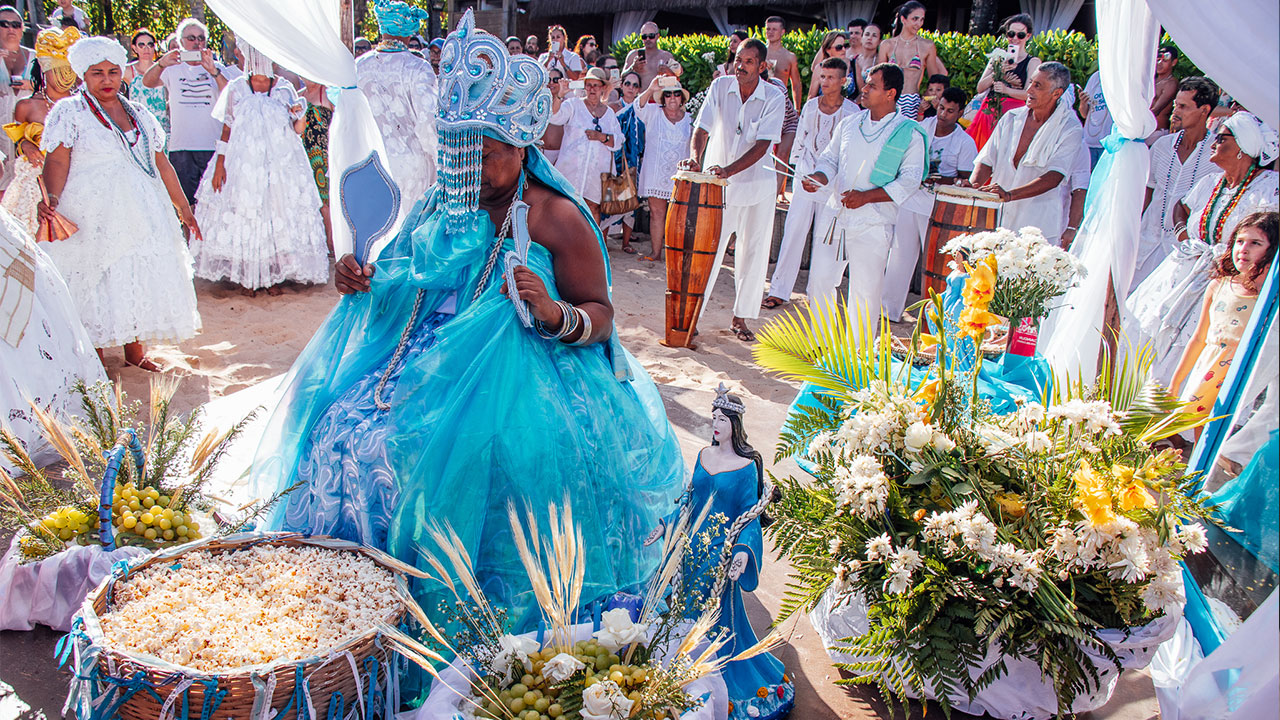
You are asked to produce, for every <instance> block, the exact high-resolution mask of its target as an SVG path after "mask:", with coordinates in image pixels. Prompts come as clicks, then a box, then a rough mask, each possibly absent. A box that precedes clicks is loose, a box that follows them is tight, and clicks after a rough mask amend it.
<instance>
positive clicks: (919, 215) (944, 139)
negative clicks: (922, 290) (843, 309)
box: [880, 87, 978, 322]
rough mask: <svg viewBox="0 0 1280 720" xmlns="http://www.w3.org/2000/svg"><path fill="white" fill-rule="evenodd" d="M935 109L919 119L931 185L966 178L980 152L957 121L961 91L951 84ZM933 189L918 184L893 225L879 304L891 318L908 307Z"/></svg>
mask: <svg viewBox="0 0 1280 720" xmlns="http://www.w3.org/2000/svg"><path fill="white" fill-rule="evenodd" d="M934 102H935V104H936V105H937V109H938V114H937V115H934V116H933V117H929V118H925V119H924V121H922V122H921V123H920V125H921V127H923V128H924V131H925V134H926V135H928V137H929V175H930V179H931V181H933V183H934V184H935V185H951V184H953V183H954V182H955V181H956V180H957V179H958V178H968V177H969V173H971V172H973V164H974V160H975V159H976V158H977V157H978V145H977V143H975V142H974V141H973V138H972V137H971V136H970V135H969V133H967V132H965V131H964V130H963V129H961V128H960V127H959V126H958V125H957V124H956V123H957V121H959V119H960V113H962V112H963V111H964V106H965V104H966V103H968V102H969V98H968V97H966V96H965V93H964V90H961V89H960V88H958V87H949V88H947V89H946V90H944V91H943V92H942V96H941V97H940V98H938V99H937V100H935V101H934ZM933 197H934V196H933V192H932V191H931V190H930V189H928V188H924V187H922V188H920V189H919V190H917V191H915V192H914V193H912V194H911V197H909V198H907V201H906V202H904V203H902V207H900V208H899V209H898V220H897V222H896V223H895V224H894V228H893V250H891V251H890V252H889V267H888V268H887V269H886V270H885V273H884V293H883V295H882V296H881V298H880V304H881V307H882V309H883V310H884V314H885V315H886V316H887V317H888V318H889V319H890V320H891V321H893V322H898V321H899V320H901V319H902V311H903V310H904V309H905V308H906V306H907V292H908V291H909V290H910V289H911V276H912V274H913V273H914V272H915V269H916V262H917V261H918V260H919V259H920V251H921V250H923V249H924V238H925V232H926V230H927V229H928V227H929V216H930V215H931V214H932V213H933Z"/></svg>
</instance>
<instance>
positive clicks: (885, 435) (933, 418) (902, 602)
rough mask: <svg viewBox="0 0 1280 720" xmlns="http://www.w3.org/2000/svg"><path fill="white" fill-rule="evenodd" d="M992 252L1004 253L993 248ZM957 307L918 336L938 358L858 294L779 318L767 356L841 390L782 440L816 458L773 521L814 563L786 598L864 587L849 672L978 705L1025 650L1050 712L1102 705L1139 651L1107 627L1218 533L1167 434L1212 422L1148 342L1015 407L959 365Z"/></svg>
mask: <svg viewBox="0 0 1280 720" xmlns="http://www.w3.org/2000/svg"><path fill="white" fill-rule="evenodd" d="M989 259H994V262H995V264H996V265H997V267H1000V262H1001V260H1000V257H999V255H998V254H996V253H994V252H987V254H986V255H983V256H979V257H978V258H977V260H978V261H979V263H980V265H981V264H985V263H986V262H989ZM1003 267H1008V265H1004V266H1003ZM975 277H978V275H977V274H976V273H975ZM997 277H1000V276H997ZM1020 282H1022V283H1023V285H1024V286H1026V285H1028V284H1032V283H1034V282H1036V280H1035V278H1032V279H1031V280H1030V281H1026V280H1023V281H1020ZM988 284H990V283H988ZM999 284H1000V280H997V281H996V282H995V285H996V287H997V288H998V287H999ZM971 294H972V293H970V295H971ZM1042 297H1043V294H1042ZM976 299H977V298H975V300H976ZM987 302H988V303H989V305H988V306H991V305H994V304H995V301H994V300H993V299H991V298H990V297H988V298H987ZM1010 302H1011V303H1012V302H1016V301H1015V300H1013V299H1011V300H1010ZM972 309H973V306H969V307H967V308H966V312H968V311H970V310H972ZM942 311H943V310H942V303H941V301H940V299H939V298H937V297H936V296H935V297H934V298H932V299H931V300H930V301H929V302H928V303H927V304H926V306H925V312H923V313H921V315H922V321H921V323H920V324H919V325H917V328H916V331H915V334H914V336H913V342H912V347H916V346H918V345H919V344H921V343H922V342H924V341H932V342H934V343H936V346H937V347H938V349H939V353H938V362H937V364H936V365H935V366H933V367H932V368H931V369H930V370H928V371H926V372H924V373H922V372H921V371H919V370H913V368H912V366H911V363H910V362H904V363H895V362H894V361H893V359H892V356H891V354H890V348H891V344H890V342H889V333H888V328H887V326H886V327H884V328H883V331H882V333H881V334H880V336H879V337H878V338H875V337H874V336H873V334H872V333H871V332H870V331H869V330H868V329H867V328H866V327H860V328H854V327H852V326H851V325H850V322H849V320H848V319H847V316H846V314H845V312H844V310H843V309H834V310H828V311H822V310H810V311H809V315H807V316H805V315H787V316H783V317H782V318H780V319H779V320H778V321H775V322H774V323H773V324H771V325H770V326H768V327H766V328H765V329H764V331H763V332H762V333H761V336H760V337H761V343H760V345H759V346H758V348H757V350H756V357H757V361H758V362H759V363H760V364H761V365H763V366H764V367H765V368H767V369H770V370H773V371H775V372H778V373H780V374H782V375H784V376H787V377H790V378H793V379H799V380H804V381H807V382H810V383H813V384H814V385H816V386H818V387H819V388H821V389H822V392H821V394H819V395H818V396H817V400H818V402H817V403H816V406H814V407H811V408H807V409H804V410H802V411H800V412H799V414H798V415H797V416H794V417H793V423H792V425H791V426H789V428H787V429H786V430H785V431H784V434H783V436H782V439H781V442H780V445H779V449H778V458H779V459H781V458H783V457H788V456H797V455H799V456H804V457H805V458H806V459H807V460H809V461H811V462H812V463H813V465H814V466H815V468H816V469H815V471H814V476H815V478H816V480H813V481H800V480H796V479H786V480H781V481H780V482H779V484H780V486H781V487H782V489H783V500H782V502H781V503H780V505H779V506H778V507H779V509H778V511H777V522H776V523H775V524H774V525H773V526H771V528H770V532H771V533H772V536H773V538H774V540H775V542H776V544H777V546H778V548H779V549H780V551H781V552H782V553H783V554H785V555H786V556H787V557H788V558H789V559H790V561H791V563H792V564H793V568H794V570H793V575H792V584H791V585H790V588H791V589H790V590H789V592H788V595H787V597H786V600H785V603H784V605H783V612H782V616H783V618H785V617H787V616H789V615H791V614H793V613H795V612H797V611H808V610H811V609H813V608H814V607H815V606H817V605H819V603H820V602H827V601H831V600H832V599H833V598H834V599H835V600H836V601H840V600H841V599H850V598H856V599H858V600H859V601H860V602H863V601H864V602H865V607H866V614H865V618H864V620H865V624H864V626H863V627H865V631H863V632H862V634H860V635H857V636H854V637H846V638H844V640H843V641H840V642H839V643H838V645H839V647H837V648H834V649H835V650H838V651H839V652H842V653H845V654H846V655H847V656H848V658H849V659H850V661H849V662H846V663H841V664H840V666H841V667H843V668H845V669H847V670H849V671H851V672H853V673H854V677H853V678H851V679H849V680H847V681H839V682H850V683H867V684H870V683H874V684H878V685H879V687H880V688H881V690H882V691H883V692H884V693H885V694H886V696H896V697H898V698H899V699H901V700H902V701H903V702H904V703H905V702H906V698H908V697H932V698H936V699H937V700H938V701H939V702H940V703H941V704H942V706H943V708H944V709H946V710H949V708H950V707H952V706H955V705H957V704H958V705H959V706H961V707H974V705H971V704H970V702H971V701H973V700H974V699H975V698H976V697H978V696H979V695H980V693H981V692H982V691H983V690H984V689H985V688H987V687H988V686H989V685H991V684H992V683H993V682H995V681H997V680H998V679H999V678H1001V676H1002V675H1004V674H1005V673H1007V672H1010V671H1011V668H1012V667H1013V665H1014V664H1016V663H1019V662H1021V663H1025V664H1027V665H1028V666H1029V667H1030V668H1031V669H1032V672H1034V674H1035V677H1033V678H1031V682H1035V683H1044V684H1046V685H1047V686H1048V690H1049V692H1051V693H1052V695H1051V700H1052V701H1053V704H1054V705H1055V707H1054V708H1050V710H1049V712H1058V713H1068V712H1072V711H1073V707H1074V710H1075V711H1078V710H1080V709H1084V708H1081V707H1079V706H1078V705H1074V703H1075V701H1076V699H1077V698H1078V697H1084V696H1088V695H1091V694H1093V693H1095V692H1098V691H1099V688H1100V685H1101V683H1102V680H1101V675H1103V674H1104V672H1106V671H1114V672H1118V668H1119V666H1120V662H1121V661H1122V659H1121V658H1119V657H1118V655H1117V650H1116V649H1115V647H1114V646H1113V644H1110V643H1108V642H1107V641H1105V640H1104V639H1103V638H1102V635H1101V634H1102V633H1103V632H1105V631H1106V629H1109V628H1114V629H1128V628H1135V627H1139V626H1143V625H1145V624H1147V623H1151V622H1152V621H1153V620H1156V619H1157V618H1161V617H1163V616H1166V615H1170V614H1173V615H1176V614H1177V613H1178V612H1179V611H1180V604H1181V602H1182V600H1183V597H1182V586H1181V580H1180V571H1179V565H1178V561H1179V559H1180V558H1182V557H1183V556H1184V555H1186V554H1188V553H1195V552H1200V551H1201V550H1203V549H1204V548H1205V542H1206V541H1205V533H1204V530H1203V527H1202V526H1201V525H1199V524H1197V522H1196V521H1199V520H1202V519H1205V518H1207V516H1208V515H1207V513H1208V511H1207V509H1206V507H1205V506H1204V505H1203V504H1202V502H1201V501H1199V500H1197V499H1194V498H1193V496H1192V494H1191V493H1192V488H1193V483H1192V481H1191V480H1190V479H1189V478H1188V477H1186V476H1185V474H1184V470H1185V467H1184V465H1183V464H1182V462H1181V461H1180V458H1179V456H1178V455H1177V454H1175V453H1173V452H1172V451H1163V452H1162V451H1157V449H1156V448H1154V447H1153V443H1154V442H1156V441H1157V440H1160V439H1162V438H1165V437H1168V436H1170V435H1173V434H1175V433H1178V432H1181V431H1182V430H1185V429H1188V428H1190V427H1193V426H1194V425H1196V424H1198V423H1199V422H1201V421H1200V420H1198V419H1196V418H1194V417H1193V416H1191V415H1189V414H1187V413H1185V412H1184V411H1183V409H1182V406H1181V404H1180V403H1179V402H1178V401H1177V400H1176V398H1174V397H1173V396H1171V395H1170V394H1169V393H1168V391H1167V390H1165V389H1164V388H1163V387H1162V386H1160V385H1159V384H1158V383H1156V382H1154V381H1152V380H1150V379H1148V378H1147V368H1148V367H1149V364H1150V360H1151V358H1150V356H1149V355H1146V354H1143V355H1140V357H1139V358H1138V359H1137V361H1136V362H1133V363H1127V364H1125V365H1122V366H1120V367H1118V368H1113V367H1110V364H1109V363H1107V364H1105V366H1104V367H1103V369H1102V371H1101V373H1100V374H1099V378H1098V380H1097V382H1096V383H1094V384H1092V385H1085V384H1083V383H1081V382H1078V381H1077V382H1072V381H1068V380H1064V379H1058V380H1056V381H1055V384H1054V385H1053V388H1052V390H1051V391H1049V392H1048V393H1047V394H1046V396H1045V397H1043V398H1042V401H1041V402H1023V403H1021V404H1020V406H1019V407H1018V409H1017V410H1016V411H1015V412H1013V413H1010V414H1007V415H1003V416H999V415H996V414H994V413H993V412H992V411H991V409H990V405H989V404H988V403H987V402H985V401H983V400H981V399H980V396H979V394H978V392H977V389H976V372H977V370H976V369H973V370H972V371H969V370H966V371H964V372H961V371H957V370H955V369H954V368H955V367H958V366H959V364H958V363H952V362H951V357H950V356H949V348H951V347H952V346H953V344H954V342H955V341H956V337H954V336H948V335H947V334H946V333H939V334H938V335H937V336H929V335H928V334H927V328H928V327H929V326H930V323H931V324H932V326H933V327H942V317H941V316H942ZM961 325H962V327H961V328H960V331H959V332H960V333H965V332H970V331H969V330H966V329H965V328H964V327H963V325H964V323H961ZM969 372H972V373H975V374H974V375H973V376H970V375H969V374H968V373H969ZM828 604H830V602H828ZM1165 625H1168V627H1169V630H1170V631H1171V630H1172V623H1165ZM1150 649H1151V650H1154V645H1152V646H1151V648H1150ZM1148 657H1149V655H1148ZM1124 660H1125V662H1129V659H1127V658H1126V659H1124ZM1019 692H1021V689H1020V690H1019ZM1104 692H1105V693H1109V688H1104ZM1017 695H1018V693H1016V692H1015V693H1013V694H1012V697H1017ZM1006 697H1009V695H1006ZM1103 701H1104V702H1105V698H1104V699H1103ZM979 707H981V706H980V705H979ZM987 709H988V710H990V709H991V708H990V707H989V706H988V707H987ZM979 712H981V710H979ZM993 714H1000V713H998V712H994V711H993ZM1014 714H1016V713H1010V716H1012V715H1014ZM1019 716H1022V715H1019ZM1026 716H1028V717H1030V716H1036V714H1035V713H1027V714H1026Z"/></svg>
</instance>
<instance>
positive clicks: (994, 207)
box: [920, 185, 1004, 297]
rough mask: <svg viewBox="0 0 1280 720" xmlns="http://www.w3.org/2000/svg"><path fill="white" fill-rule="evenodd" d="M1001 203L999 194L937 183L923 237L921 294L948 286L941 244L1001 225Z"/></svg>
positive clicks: (939, 290)
mask: <svg viewBox="0 0 1280 720" xmlns="http://www.w3.org/2000/svg"><path fill="white" fill-rule="evenodd" d="M1003 206H1004V203H1002V202H1000V197H999V196H998V195H993V194H992V193H989V192H982V191H981V190H974V189H972V188H961V187H954V186H951V185H939V186H938V187H937V189H936V190H935V197H934V201H933V212H932V213H931V214H930V215H929V229H928V230H927V231H926V233H925V238H924V263H923V270H922V271H921V275H920V294H921V295H922V296H924V297H929V289H930V288H933V290H934V292H937V293H938V294H942V293H943V292H944V290H945V289H946V287H947V275H948V274H950V273H949V271H948V270H947V256H946V255H944V254H942V247H943V246H944V245H946V244H947V242H948V241H949V240H951V239H952V238H956V237H959V236H961V235H970V234H972V233H978V232H986V231H988V230H995V229H996V228H997V227H998V226H999V224H1000V209H1001V208H1002V207H1003Z"/></svg>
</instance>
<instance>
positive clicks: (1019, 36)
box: [1006, 30, 1027, 40]
mask: <svg viewBox="0 0 1280 720" xmlns="http://www.w3.org/2000/svg"><path fill="white" fill-rule="evenodd" d="M1006 34H1007V35H1008V36H1009V39H1010V40H1012V39H1014V38H1017V39H1019V40H1026V39H1027V34H1026V33H1024V32H1014V31H1013V30H1010V31H1009V32H1008V33H1006Z"/></svg>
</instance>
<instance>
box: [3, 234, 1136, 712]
mask: <svg viewBox="0 0 1280 720" xmlns="http://www.w3.org/2000/svg"><path fill="white" fill-rule="evenodd" d="M616 245H617V243H616V241H615V242H613V243H612V247H614V248H616ZM638 249H639V250H640V251H641V252H644V251H646V250H647V249H648V243H647V242H643V241H640V242H638ZM610 261H611V263H612V267H613V300H614V306H615V311H616V315H615V321H616V324H617V327H618V331H619V335H620V337H621V339H622V342H623V344H624V345H625V346H626V347H627V349H629V350H630V351H631V352H632V353H633V354H634V355H635V356H636V357H637V358H638V359H639V360H640V362H641V363H642V364H643V365H644V366H645V368H647V369H648V371H649V373H650V374H651V375H652V376H653V379H654V380H655V381H656V382H657V383H658V387H659V389H660V391H661V393H662V397H663V400H664V402H665V403H666V408H667V415H668V417H669V418H670V420H671V422H672V424H673V425H674V426H675V428H676V431H677V433H678V435H679V438H680V443H681V448H682V450H683V454H684V458H685V463H686V469H688V468H691V467H692V463H693V461H694V458H695V457H696V454H697V452H698V450H700V449H701V448H702V447H704V446H706V445H707V444H709V443H708V436H709V429H710V421H709V415H710V409H711V400H712V399H713V398H714V396H715V388H716V387H717V386H718V385H719V383H721V382H723V383H725V384H726V385H727V386H729V387H730V388H731V390H732V391H733V392H734V393H735V394H737V395H739V396H741V397H742V398H743V399H744V401H745V403H746V405H747V412H746V427H747V433H748V437H749V440H750V442H751V443H752V445H753V446H754V447H755V448H756V449H758V450H760V452H761V453H762V454H763V455H764V457H765V461H766V469H768V470H770V471H772V472H774V473H775V474H779V475H784V474H794V473H797V472H798V470H797V469H796V468H795V466H794V464H792V463H790V462H789V461H784V462H783V463H779V464H777V465H776V466H775V465H774V463H773V462H772V458H773V451H774V445H775V444H776V442H777V439H778V431H779V428H780V427H781V426H782V423H783V420H784V418H785V414H786V410H787V407H788V405H789V404H790V403H791V401H792V400H793V399H794V397H795V395H796V391H797V389H798V386H797V385H796V384H794V383H791V382H788V381H784V380H781V379H779V378H777V377H774V376H770V375H766V374H765V373H764V372H763V371H762V370H761V369H760V368H758V367H757V366H756V365H755V364H754V362H753V361H752V358H751V346H750V345H749V344H747V343H743V342H741V341H739V340H737V339H736V338H735V337H734V336H733V335H732V333H730V332H729V330H728V327H729V319H730V316H731V307H732V301H733V275H732V272H731V271H730V269H729V268H728V267H726V268H725V272H722V273H721V277H720V280H719V282H718V286H717V288H716V289H715V291H714V294H713V296H712V298H711V299H710V302H709V303H708V306H707V310H706V313H705V315H704V316H703V319H702V323H701V331H700V335H699V337H698V338H697V343H698V347H697V349H696V350H689V349H685V348H667V347H663V346H662V345H660V344H659V342H658V341H659V340H660V339H661V338H662V337H663V333H664V330H663V324H664V305H663V302H664V299H663V298H664V291H665V287H666V285H665V283H666V280H665V270H664V268H663V267H662V266H661V265H660V264H658V263H654V262H646V261H639V260H637V256H635V255H626V254H623V253H621V252H619V251H617V250H616V249H613V250H612V251H611V253H610ZM731 262H732V260H731V259H729V263H727V264H730V265H731ZM797 287H804V279H803V278H802V279H801V281H800V282H798V283H797ZM196 292H197V296H198V298H199V307H200V314H201V317H202V318H203V321H204V327H203V330H202V332H201V333H200V335H198V336H197V337H195V338H193V339H191V340H188V341H186V342H183V343H181V344H178V345H159V346H156V347H154V348H152V349H151V357H152V358H153V359H155V360H156V361H157V362H158V363H160V364H161V365H162V366H164V367H166V368H169V370H168V372H169V373H171V374H173V375H176V376H180V377H181V378H182V383H181V385H180V387H179V389H178V391H177V395H176V397H175V400H174V407H175V409H177V410H179V411H183V412H185V411H189V410H191V409H194V408H196V407H198V406H200V405H203V404H205V403H207V402H209V401H211V400H216V399H218V398H221V397H225V396H228V395H231V394H233V393H235V392H236V391H239V390H244V389H246V388H250V387H252V386H254V385H256V384H258V383H260V382H262V381H264V380H267V379H269V378H273V377H275V376H278V375H280V374H282V373H284V372H286V371H287V370H288V369H289V366H290V365H291V364H292V363H293V361H294V359H295V358H296V357H297V356H298V354H299V353H300V352H301V351H302V349H303V347H305V345H306V343H307V341H308V340H309V339H310V338H311V335H312V333H314V331H315V329H316V328H317V327H318V326H319V325H320V323H321V322H322V321H323V320H324V318H325V316H326V315H327V314H328V312H329V311H330V309H331V308H332V307H333V306H334V304H335V303H336V302H337V300H338V297H339V296H338V294H337V292H336V290H335V289H334V288H333V286H332V283H330V284H329V285H327V286H311V287H290V288H288V289H286V290H285V292H284V294H283V295H280V296H278V297H272V296H269V295H267V294H265V293H259V294H258V296H257V297H253V298H248V297H244V296H242V295H241V294H240V293H239V290H238V288H236V287H234V286H232V285H229V284H218V283H208V282H204V281H197V283H196ZM785 310H786V308H785V307H784V308H783V309H782V310H774V311H765V310H762V311H761V314H762V317H761V319H760V320H758V321H753V322H750V323H749V324H750V326H751V327H752V328H753V329H758V328H759V327H760V326H761V325H762V324H763V323H764V322H767V321H768V319H769V318H770V317H774V316H776V315H777V314H779V313H780V312H783V311H785ZM107 371H108V374H109V375H110V377H111V378H113V379H118V380H119V381H121V382H122V383H123V385H124V388H125V390H126V392H127V393H128V394H129V396H130V397H132V398H134V399H144V398H146V397H147V387H148V383H149V382H150V378H151V375H150V374H149V373H146V372H143V371H141V370H138V369H137V368H133V367H129V366H126V365H125V364H124V361H123V356H122V354H121V351H120V350H119V349H113V350H110V351H108V354H107ZM787 570H788V567H787V565H786V563H785V562H782V561H779V560H778V559H777V558H776V557H773V556H772V555H771V556H770V557H768V558H766V561H765V564H764V568H763V570H762V572H761V583H760V586H759V588H758V589H757V590H756V592H755V593H754V594H752V595H749V596H748V597H747V599H746V603H747V609H748V613H749V614H750V616H751V618H752V621H753V623H754V624H755V627H756V630H757V632H758V633H759V634H761V635H763V632H764V631H765V630H766V629H767V628H768V625H769V623H770V622H771V621H772V619H773V618H774V617H776V614H777V611H778V608H779V607H780V605H781V600H782V596H783V593H784V591H785V589H786V588H785V582H786V576H787ZM782 629H783V633H784V636H785V638H786V644H785V645H784V646H782V647H781V648H780V649H779V650H778V651H777V654H778V656H779V657H780V658H781V659H782V661H783V662H784V663H785V665H786V667H787V670H788V672H789V673H791V675H792V677H793V678H794V680H795V683H796V700H797V706H796V709H795V711H794V712H793V714H792V715H791V717H792V718H794V719H795V720H828V719H834V718H873V717H875V718H880V717H884V718H887V717H889V716H890V712H889V710H888V708H886V706H885V705H884V703H883V702H882V700H881V699H880V697H879V694H878V693H877V692H876V691H874V690H872V689H867V688H862V687H858V688H845V687H838V686H836V685H834V681H835V680H836V679H838V678H839V677H840V673H839V671H837V670H836V669H835V668H834V667H832V666H831V664H830V662H829V660H828V658H827V655H826V653H825V652H824V650H823V649H822V646H821V643H820V642H819V640H818V637H817V635H816V633H815V632H814V630H813V629H812V627H811V626H810V624H809V621H808V619H807V617H796V618H792V619H791V620H789V621H787V622H785V623H784V624H783V625H782ZM56 637H57V634H55V633H52V632H50V631H48V630H47V629H38V630H36V631H33V632H31V633H14V632H3V633H0V716H3V717H0V720H4V718H8V717H17V716H30V717H36V716H37V715H35V713H36V712H38V711H40V710H43V711H44V712H45V713H46V714H47V715H49V716H50V717H53V716H56V715H57V713H58V711H59V709H60V708H61V706H62V700H63V698H64V697H65V692H66V676H65V675H64V674H62V673H60V672H59V671H58V670H57V669H56V664H55V661H54V658H53V657H52V643H53V642H54V640H55V639H56ZM24 657H25V658H31V659H30V660H27V661H22V662H19V661H18V658H24ZM5 683H8V684H9V685H11V686H13V687H14V688H15V689H16V695H15V694H8V696H7V699H6V691H5V688H4V685H5ZM15 701H16V704H15ZM21 705H25V706H28V707H29V708H30V710H28V711H25V713H17V714H9V713H6V712H5V708H14V707H19V706H21ZM921 711H922V708H921V706H920V705H919V704H918V703H914V704H913V707H912V716H919V715H921ZM927 714H928V715H929V716H934V717H937V716H940V714H941V711H940V709H939V708H937V707H936V706H932V705H931V706H930V707H929V708H928V712H927ZM898 715H899V716H900V715H901V712H900V710H899V711H898ZM952 716H953V717H964V716H963V715H961V714H959V713H953V715H952ZM1157 716H1158V712H1157V708H1156V702H1155V699H1154V696H1153V690H1152V686H1151V681H1150V678H1149V677H1148V676H1146V675H1145V674H1144V673H1126V674H1125V675H1124V676H1122V678H1121V680H1120V685H1119V688H1118V689H1117V692H1116V695H1115V697H1114V698H1113V699H1112V701H1111V703H1110V704H1109V705H1108V706H1107V708H1105V709H1104V710H1103V711H1098V712H1095V713H1090V714H1087V715H1082V716H1081V717H1110V718H1124V719H1126V720H1128V719H1133V720H1137V719H1139V718H1153V717H1157Z"/></svg>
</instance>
